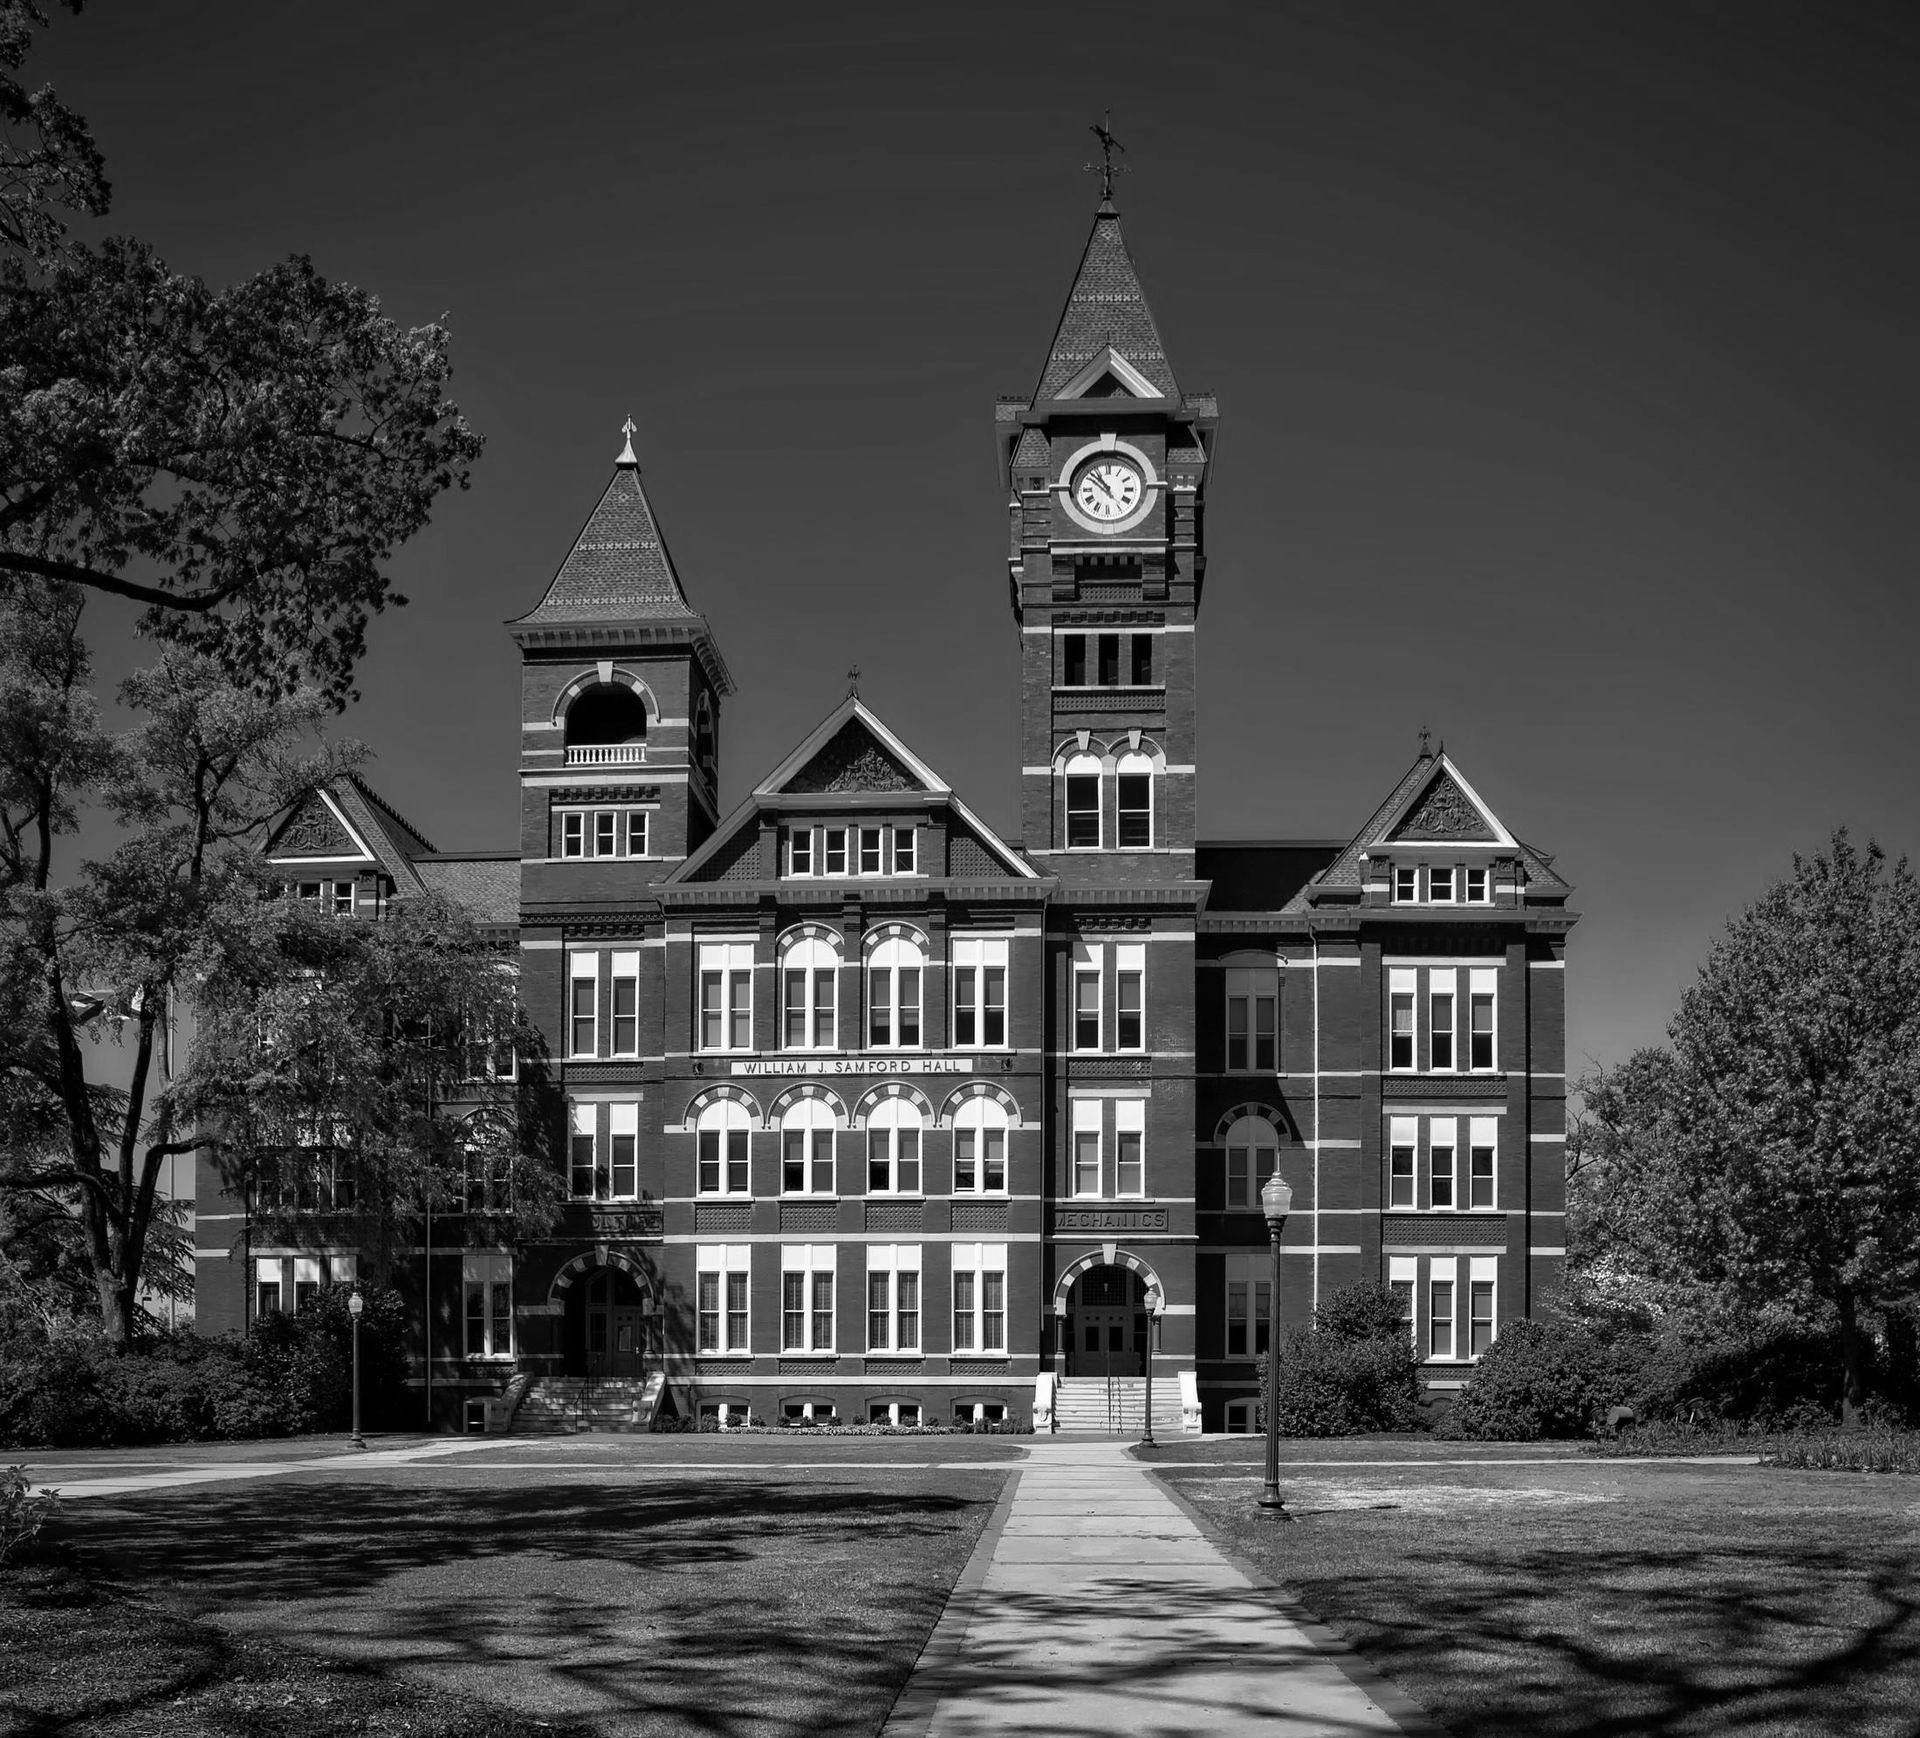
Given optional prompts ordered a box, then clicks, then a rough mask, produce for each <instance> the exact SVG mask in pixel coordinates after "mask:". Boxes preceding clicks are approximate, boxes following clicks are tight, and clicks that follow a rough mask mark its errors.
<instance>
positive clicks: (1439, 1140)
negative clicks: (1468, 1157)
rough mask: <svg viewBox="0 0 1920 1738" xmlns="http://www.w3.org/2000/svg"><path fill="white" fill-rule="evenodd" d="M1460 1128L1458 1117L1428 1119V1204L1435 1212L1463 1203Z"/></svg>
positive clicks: (1450, 1209) (1449, 1209) (1442, 1211)
mask: <svg viewBox="0 0 1920 1738" xmlns="http://www.w3.org/2000/svg"><path fill="white" fill-rule="evenodd" d="M1459 1129H1460V1123H1459V1119H1458V1118H1457V1117H1451V1116H1435V1117H1429V1118H1428V1119H1427V1205H1428V1206H1429V1207H1431V1208H1433V1209H1434V1211H1435V1212H1441V1213H1445V1212H1451V1211H1452V1210H1453V1209H1454V1208H1455V1207H1457V1206H1458V1205H1459V1204H1460V1202H1459V1195H1458V1193H1457V1188H1458V1183H1457V1178H1456V1171H1457V1169H1458V1166H1459V1160H1460V1151H1459V1144H1458V1143H1459Z"/></svg>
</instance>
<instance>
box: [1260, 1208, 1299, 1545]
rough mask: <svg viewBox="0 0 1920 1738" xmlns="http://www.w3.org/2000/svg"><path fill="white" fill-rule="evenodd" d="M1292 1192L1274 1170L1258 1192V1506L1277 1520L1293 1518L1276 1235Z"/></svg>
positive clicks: (1285, 1213)
mask: <svg viewBox="0 0 1920 1738" xmlns="http://www.w3.org/2000/svg"><path fill="white" fill-rule="evenodd" d="M1292 1206H1293V1191H1292V1190H1291V1189H1289V1188H1288V1187H1287V1185H1286V1184H1285V1183H1283V1182H1281V1180H1280V1173H1279V1171H1278V1170H1275V1172H1274V1173H1273V1175H1272V1176H1271V1177H1269V1178H1268V1179H1267V1181H1266V1184H1265V1186H1264V1187H1263V1188H1262V1189H1261V1191H1260V1211H1261V1212H1262V1213H1264V1214H1265V1215H1266V1216H1267V1243H1268V1245H1269V1247H1270V1249H1271V1251H1272V1260H1273V1277H1272V1280H1271V1281H1270V1282H1269V1289H1268V1292H1267V1297H1268V1300H1269V1301H1268V1304H1267V1488H1266V1489H1265V1490H1263V1491H1262V1492H1261V1493H1260V1506H1261V1508H1263V1509H1265V1510H1266V1511H1267V1512H1268V1513H1269V1514H1272V1515H1275V1516H1277V1517H1278V1518H1279V1519H1280V1520H1283V1521H1289V1520H1291V1519H1292V1518H1293V1517H1292V1516H1291V1515H1289V1514H1288V1513H1287V1505H1286V1504H1285V1503H1283V1502H1282V1501H1281V1500H1280V1233H1281V1232H1282V1231H1284V1230H1285V1229H1286V1226H1287V1212H1288V1210H1289V1209H1290V1208H1291V1207H1292Z"/></svg>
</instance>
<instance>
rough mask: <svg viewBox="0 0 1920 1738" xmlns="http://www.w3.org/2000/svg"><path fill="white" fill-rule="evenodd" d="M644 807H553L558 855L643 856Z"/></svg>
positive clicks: (646, 816) (645, 833)
mask: <svg viewBox="0 0 1920 1738" xmlns="http://www.w3.org/2000/svg"><path fill="white" fill-rule="evenodd" d="M649 814H650V811H649V810H646V809H555V810H554V821H555V824H556V826H557V827H558V828H559V831H560V855H561V856H562V857H645V856H648V855H649V854H650V853H649V851H648V849H647V846H648V842H649V838H648V835H649V829H650V825H651V823H650V821H649Z"/></svg>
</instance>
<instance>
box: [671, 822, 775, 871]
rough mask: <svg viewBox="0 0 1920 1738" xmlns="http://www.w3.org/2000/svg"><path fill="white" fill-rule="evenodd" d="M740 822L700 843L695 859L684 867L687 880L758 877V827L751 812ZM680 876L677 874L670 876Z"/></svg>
mask: <svg viewBox="0 0 1920 1738" xmlns="http://www.w3.org/2000/svg"><path fill="white" fill-rule="evenodd" d="M742 820H743V822H744V824H743V825H739V826H737V827H735V828H734V830H733V831H732V832H731V833H730V834H727V835H725V836H723V837H719V838H716V839H715V840H714V841H713V842H712V849H711V850H708V849H707V848H705V847H703V848H702V850H701V852H700V855H699V857H698V860H696V861H690V862H689V863H688V864H687V865H686V868H685V871H684V879H685V880H688V881H757V880H758V879H759V878H760V828H759V826H758V824H757V823H756V822H755V820H754V818H753V817H752V815H751V814H747V815H745V816H743V817H742ZM682 878H683V877H682V876H681V875H676V876H673V877H671V879H673V880H680V879H682Z"/></svg>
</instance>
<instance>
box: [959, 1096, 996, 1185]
mask: <svg viewBox="0 0 1920 1738" xmlns="http://www.w3.org/2000/svg"><path fill="white" fill-rule="evenodd" d="M1006 1188H1007V1113H1006V1111H1005V1110H1004V1109H1003V1108H1002V1107H1001V1106H1000V1104H999V1103H997V1102H996V1101H995V1100H993V1099H991V1098H970V1099H968V1100H967V1102H966V1103H965V1104H963V1105H962V1106H961V1107H960V1108H959V1110H957V1111H956V1112H955V1113H954V1118H953V1192H954V1193H955V1194H956V1195H1001V1194H1005V1193H1006Z"/></svg>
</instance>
